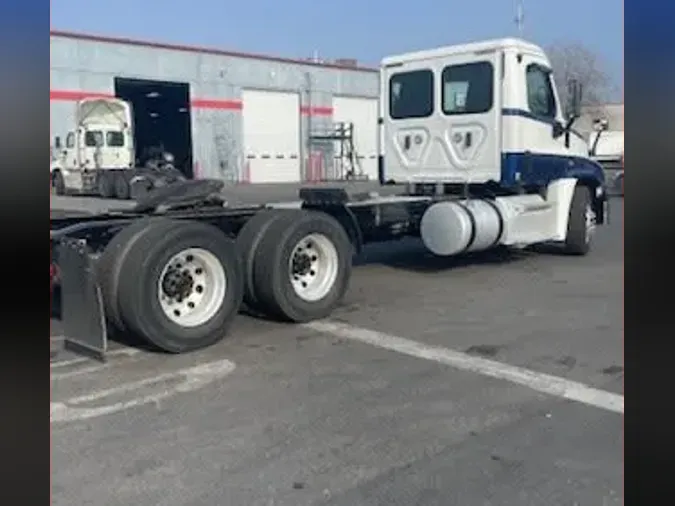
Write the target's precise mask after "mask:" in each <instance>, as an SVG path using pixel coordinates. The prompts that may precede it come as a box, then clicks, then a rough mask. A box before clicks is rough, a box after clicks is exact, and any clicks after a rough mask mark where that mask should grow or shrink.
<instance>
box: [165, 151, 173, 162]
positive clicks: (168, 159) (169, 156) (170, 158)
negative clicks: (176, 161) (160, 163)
mask: <svg viewBox="0 0 675 506" xmlns="http://www.w3.org/2000/svg"><path fill="white" fill-rule="evenodd" d="M164 161H165V162H169V163H173V155H172V154H171V153H164Z"/></svg>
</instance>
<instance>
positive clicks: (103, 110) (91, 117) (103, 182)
mask: <svg viewBox="0 0 675 506" xmlns="http://www.w3.org/2000/svg"><path fill="white" fill-rule="evenodd" d="M74 118H75V120H74V123H75V124H74V127H73V128H72V129H71V130H70V131H69V132H68V134H67V135H66V140H65V145H63V144H62V142H61V138H60V137H59V136H57V137H55V138H54V144H53V146H52V156H51V163H50V168H49V172H50V178H51V183H52V187H53V188H54V191H55V192H56V194H57V195H64V194H66V193H84V194H94V195H98V196H100V197H102V198H118V199H128V198H139V197H141V196H142V195H145V194H146V193H147V192H149V191H150V190H152V189H153V188H156V187H158V186H164V185H166V184H170V183H172V182H176V181H183V180H185V178H184V177H183V175H182V173H181V172H180V171H178V170H177V169H176V168H175V167H174V166H173V155H172V154H171V153H167V152H166V151H164V150H163V149H158V147H155V149H152V150H147V149H146V150H145V151H144V152H143V153H138V154H137V153H136V147H135V142H134V127H133V115H132V109H131V104H130V103H128V102H126V101H125V100H121V99H118V98H99V97H90V98H84V99H82V100H79V101H78V102H77V103H76V104H75V114H74ZM137 155H140V157H139V156H137Z"/></svg>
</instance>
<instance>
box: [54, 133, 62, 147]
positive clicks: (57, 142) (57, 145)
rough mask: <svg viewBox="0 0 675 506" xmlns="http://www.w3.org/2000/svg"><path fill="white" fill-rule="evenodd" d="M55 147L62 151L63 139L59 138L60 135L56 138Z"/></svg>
mask: <svg viewBox="0 0 675 506" xmlns="http://www.w3.org/2000/svg"><path fill="white" fill-rule="evenodd" d="M54 147H55V148H56V149H61V137H59V136H58V135H57V136H56V137H54Z"/></svg>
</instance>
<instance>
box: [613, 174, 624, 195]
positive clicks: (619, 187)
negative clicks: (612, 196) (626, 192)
mask: <svg viewBox="0 0 675 506" xmlns="http://www.w3.org/2000/svg"><path fill="white" fill-rule="evenodd" d="M614 188H615V191H616V194H617V195H618V196H619V197H623V174H621V175H620V176H618V177H617V178H616V180H615V181H614Z"/></svg>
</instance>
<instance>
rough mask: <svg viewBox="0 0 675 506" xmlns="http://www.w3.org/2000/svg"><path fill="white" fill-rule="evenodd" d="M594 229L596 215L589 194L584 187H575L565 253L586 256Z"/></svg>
mask: <svg viewBox="0 0 675 506" xmlns="http://www.w3.org/2000/svg"><path fill="white" fill-rule="evenodd" d="M595 228H596V215H595V211H594V210H593V201H592V199H591V192H590V190H589V188H587V187H586V186H581V185H577V186H576V188H575V189H574V195H573V196H572V202H571V203H570V210H569V219H568V222H567V237H566V238H565V252H566V253H568V254H570V255H586V254H587V253H588V252H589V251H590V250H591V243H592V241H593V236H594V234H595Z"/></svg>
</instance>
